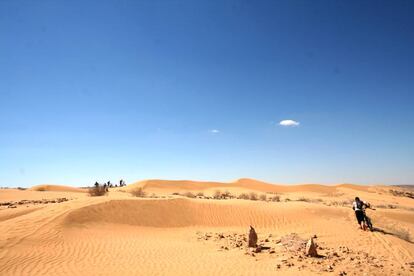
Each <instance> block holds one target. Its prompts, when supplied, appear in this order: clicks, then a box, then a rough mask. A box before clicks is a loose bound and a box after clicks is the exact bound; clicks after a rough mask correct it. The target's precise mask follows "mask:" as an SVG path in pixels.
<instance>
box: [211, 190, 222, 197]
mask: <svg viewBox="0 0 414 276" xmlns="http://www.w3.org/2000/svg"><path fill="white" fill-rule="evenodd" d="M213 198H214V199H221V191H220V190H216V191H215V192H214V194H213Z"/></svg>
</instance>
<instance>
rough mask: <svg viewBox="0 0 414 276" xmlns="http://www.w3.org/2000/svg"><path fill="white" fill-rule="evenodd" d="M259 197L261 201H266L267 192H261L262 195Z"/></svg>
mask: <svg viewBox="0 0 414 276" xmlns="http://www.w3.org/2000/svg"><path fill="white" fill-rule="evenodd" d="M259 199H260V200H261V201H266V199H267V197H266V194H261V195H260V196H259Z"/></svg>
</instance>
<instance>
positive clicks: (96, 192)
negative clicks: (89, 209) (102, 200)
mask: <svg viewBox="0 0 414 276" xmlns="http://www.w3.org/2000/svg"><path fill="white" fill-rule="evenodd" d="M88 193H89V195H90V196H104V195H106V193H107V191H106V189H105V187H103V186H95V187H92V188H89V189H88Z"/></svg>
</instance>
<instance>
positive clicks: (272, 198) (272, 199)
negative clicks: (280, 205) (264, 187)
mask: <svg viewBox="0 0 414 276" xmlns="http://www.w3.org/2000/svg"><path fill="white" fill-rule="evenodd" d="M269 200H270V201H274V202H279V201H280V196H278V195H273V196H271V197H270V198H269Z"/></svg>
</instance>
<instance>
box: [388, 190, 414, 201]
mask: <svg viewBox="0 0 414 276" xmlns="http://www.w3.org/2000/svg"><path fill="white" fill-rule="evenodd" d="M390 193H391V194H392V195H393V196H399V197H408V198H412V199H414V193H412V192H407V191H398V190H390Z"/></svg>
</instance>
